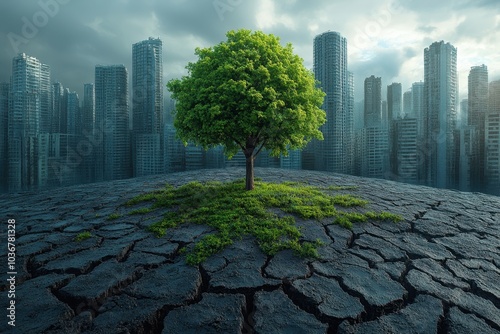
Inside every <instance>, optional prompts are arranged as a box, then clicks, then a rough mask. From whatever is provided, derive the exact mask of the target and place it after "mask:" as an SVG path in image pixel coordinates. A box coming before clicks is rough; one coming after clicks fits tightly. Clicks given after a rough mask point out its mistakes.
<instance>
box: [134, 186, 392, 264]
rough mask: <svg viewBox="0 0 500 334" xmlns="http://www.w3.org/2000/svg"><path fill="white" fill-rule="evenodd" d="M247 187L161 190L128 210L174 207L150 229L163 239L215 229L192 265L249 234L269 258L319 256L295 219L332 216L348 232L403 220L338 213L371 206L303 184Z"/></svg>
mask: <svg viewBox="0 0 500 334" xmlns="http://www.w3.org/2000/svg"><path fill="white" fill-rule="evenodd" d="M244 185H245V183H244V180H239V181H234V182H228V183H220V182H207V183H200V182H190V183H188V184H185V185H183V186H180V187H178V188H174V187H173V186H171V185H167V186H166V187H165V188H164V189H162V190H160V191H155V192H153V193H149V194H143V195H140V196H138V197H135V198H133V199H132V200H130V201H128V202H127V203H126V205H129V206H130V205H135V204H138V203H142V202H151V206H150V207H149V208H143V209H138V210H136V213H138V214H139V213H146V212H150V211H151V210H154V209H156V208H160V207H163V208H165V207H166V208H169V209H170V210H171V211H169V212H168V213H166V214H165V215H164V216H163V219H162V220H161V221H159V222H156V223H155V224H153V225H151V226H150V227H149V228H148V229H149V231H151V232H153V233H154V234H155V235H156V236H158V237H162V236H164V235H165V233H166V231H167V230H168V229H171V228H175V227H177V226H179V225H181V224H184V223H194V224H203V225H208V226H211V227H213V228H215V229H216V230H217V232H215V233H214V234H210V235H207V236H205V237H203V238H202V239H201V240H200V241H198V242H197V243H196V244H195V245H194V247H193V249H192V250H190V251H187V252H186V258H187V262H188V263H189V264H192V265H196V264H199V263H201V262H203V261H204V260H205V259H206V258H208V257H209V256H210V255H213V254H215V253H217V252H220V251H221V250H223V249H224V248H225V247H227V246H228V245H231V244H232V243H233V242H234V241H235V240H238V239H241V238H242V237H244V236H247V235H249V236H253V237H255V239H256V240H257V243H258V244H259V246H260V248H261V249H262V250H263V251H264V252H265V253H266V254H268V255H274V254H276V253H277V252H279V251H281V250H283V249H292V250H294V251H295V253H296V254H297V255H300V256H304V257H317V256H318V253H317V247H318V246H320V245H321V242H320V241H316V242H306V241H303V240H301V234H300V230H299V229H298V228H297V226H296V224H295V218H294V216H292V214H293V215H296V216H299V217H301V218H304V219H316V220H320V219H323V218H328V217H333V218H335V219H334V222H335V223H337V224H339V225H342V226H344V227H346V228H350V227H352V224H353V223H355V222H364V221H367V220H368V219H372V220H392V221H398V220H400V219H401V217H399V216H396V215H393V214H390V213H374V212H369V213H367V214H362V213H347V212H342V211H339V209H340V208H351V207H363V206H365V205H366V204H368V202H367V201H365V200H363V199H360V198H357V197H355V196H352V195H345V194H342V195H329V194H327V193H326V192H324V191H322V188H316V187H312V186H308V185H305V184H304V183H298V182H285V183H280V184H276V183H267V182H262V181H256V183H255V189H254V190H252V191H246V190H245V186H244ZM328 190H331V189H328ZM271 208H279V209H281V210H282V211H284V212H285V213H289V214H290V215H287V216H284V217H278V216H277V215H276V214H274V213H272V212H271V210H269V209H271ZM133 212H134V211H133Z"/></svg>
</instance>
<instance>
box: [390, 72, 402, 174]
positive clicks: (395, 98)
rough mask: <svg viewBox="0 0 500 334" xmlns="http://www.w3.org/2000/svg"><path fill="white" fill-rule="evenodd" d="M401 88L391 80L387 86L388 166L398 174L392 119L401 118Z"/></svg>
mask: <svg viewBox="0 0 500 334" xmlns="http://www.w3.org/2000/svg"><path fill="white" fill-rule="evenodd" d="M402 93H403V88H402V85H401V84H400V83H397V82H393V83H392V84H390V85H388V86H387V125H386V127H387V132H388V138H389V168H390V170H391V172H392V173H393V174H396V175H398V157H397V151H396V147H395V146H394V143H393V141H394V139H395V133H394V121H395V120H397V119H401V113H402V110H403V103H402V102H403V101H402V98H403V95H402Z"/></svg>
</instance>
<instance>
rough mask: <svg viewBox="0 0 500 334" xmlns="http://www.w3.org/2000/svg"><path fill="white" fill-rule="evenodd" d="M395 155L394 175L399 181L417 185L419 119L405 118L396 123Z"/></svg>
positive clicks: (394, 133) (393, 143)
mask: <svg viewBox="0 0 500 334" xmlns="http://www.w3.org/2000/svg"><path fill="white" fill-rule="evenodd" d="M393 136H394V140H393V141H392V145H393V154H394V156H395V164H394V169H393V171H394V173H395V174H396V179H397V180H398V181H402V182H407V183H413V184H415V183H417V180H418V179H417V177H418V174H417V119H416V118H409V117H407V118H403V119H398V120H395V121H394V132H393Z"/></svg>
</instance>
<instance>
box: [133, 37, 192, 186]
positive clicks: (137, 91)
mask: <svg viewBox="0 0 500 334" xmlns="http://www.w3.org/2000/svg"><path fill="white" fill-rule="evenodd" d="M163 88H164V87H163V58H162V42H161V40H160V39H154V38H149V39H148V40H145V41H142V42H139V43H136V44H134V45H133V46H132V91H133V96H132V115H133V116H132V117H133V147H132V149H133V153H132V156H133V166H134V176H143V175H151V174H159V173H163V172H164V165H163V142H164V140H163V130H164V123H163ZM189 152H191V151H190V150H189Z"/></svg>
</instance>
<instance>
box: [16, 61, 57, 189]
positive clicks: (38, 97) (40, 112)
mask: <svg viewBox="0 0 500 334" xmlns="http://www.w3.org/2000/svg"><path fill="white" fill-rule="evenodd" d="M10 87H11V91H10V101H9V116H8V122H9V124H8V142H9V157H8V159H9V162H8V175H9V176H8V183H9V190H10V191H18V190H22V189H29V188H31V187H37V186H39V185H42V184H43V183H44V179H43V175H41V173H40V171H41V169H43V170H44V171H45V170H46V159H47V157H46V156H43V154H40V153H42V152H40V149H39V148H40V147H39V144H40V143H39V139H40V137H39V136H40V134H41V133H42V130H43V131H48V127H49V125H48V124H49V123H48V120H47V119H43V117H45V118H48V116H49V115H50V114H51V109H50V106H51V103H50V100H47V98H49V97H50V94H51V93H50V68H49V66H47V65H45V64H42V63H41V62H40V61H39V60H38V59H37V58H35V57H31V56H28V55H26V54H24V53H21V54H19V55H18V56H16V57H14V59H13V60H12V77H11V86H10Z"/></svg>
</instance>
